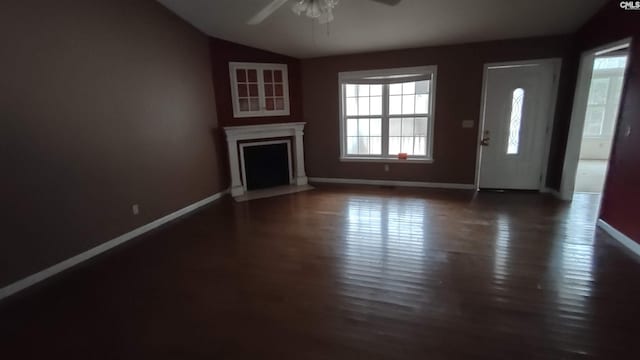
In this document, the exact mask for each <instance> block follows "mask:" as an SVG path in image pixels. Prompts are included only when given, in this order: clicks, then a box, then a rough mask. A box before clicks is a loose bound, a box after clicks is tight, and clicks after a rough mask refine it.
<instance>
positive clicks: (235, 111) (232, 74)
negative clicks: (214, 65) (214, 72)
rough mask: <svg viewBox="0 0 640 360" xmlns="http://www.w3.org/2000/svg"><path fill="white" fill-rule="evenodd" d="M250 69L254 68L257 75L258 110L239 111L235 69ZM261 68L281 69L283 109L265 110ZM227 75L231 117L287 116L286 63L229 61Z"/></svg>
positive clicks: (287, 84)
mask: <svg viewBox="0 0 640 360" xmlns="http://www.w3.org/2000/svg"><path fill="white" fill-rule="evenodd" d="M238 68H240V69H251V70H254V69H255V70H256V72H257V75H258V98H259V101H260V110H257V111H240V102H239V99H238V98H239V96H238V79H237V77H236V70H237V69H238ZM263 70H280V71H282V95H283V97H284V110H267V103H266V97H265V93H264V74H263ZM229 76H230V80H231V102H232V104H233V117H234V118H246V117H264V116H288V115H290V110H289V74H288V72H287V64H273V63H249V62H230V63H229Z"/></svg>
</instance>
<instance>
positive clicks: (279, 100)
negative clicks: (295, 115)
mask: <svg viewBox="0 0 640 360" xmlns="http://www.w3.org/2000/svg"><path fill="white" fill-rule="evenodd" d="M276 110H284V98H281V97H277V98H276Z"/></svg>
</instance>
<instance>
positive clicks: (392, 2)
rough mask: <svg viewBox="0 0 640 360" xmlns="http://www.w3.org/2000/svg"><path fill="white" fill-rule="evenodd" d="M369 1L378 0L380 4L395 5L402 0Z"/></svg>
mask: <svg viewBox="0 0 640 360" xmlns="http://www.w3.org/2000/svg"><path fill="white" fill-rule="evenodd" d="M371 1H375V2H379V3H381V4H385V5H389V6H396V5H398V3H399V2H400V1H402V0H371Z"/></svg>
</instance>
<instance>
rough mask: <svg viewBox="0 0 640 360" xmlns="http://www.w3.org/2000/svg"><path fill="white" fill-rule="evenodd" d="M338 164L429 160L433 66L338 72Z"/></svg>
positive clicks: (430, 153)
mask: <svg viewBox="0 0 640 360" xmlns="http://www.w3.org/2000/svg"><path fill="white" fill-rule="evenodd" d="M339 79H340V80H339V81H340V98H341V107H340V119H341V159H342V160H354V161H394V160H395V161H397V160H398V159H399V154H401V153H405V154H407V157H408V160H414V161H415V160H418V161H419V160H422V161H431V160H432V142H433V141H432V138H433V101H434V97H435V80H436V67H435V66H424V67H417V68H400V69H386V70H373V71H355V72H343V73H340V75H339Z"/></svg>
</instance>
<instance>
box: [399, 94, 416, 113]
mask: <svg viewBox="0 0 640 360" xmlns="http://www.w3.org/2000/svg"><path fill="white" fill-rule="evenodd" d="M415 111H416V110H415V95H404V96H403V97H402V114H415Z"/></svg>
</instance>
